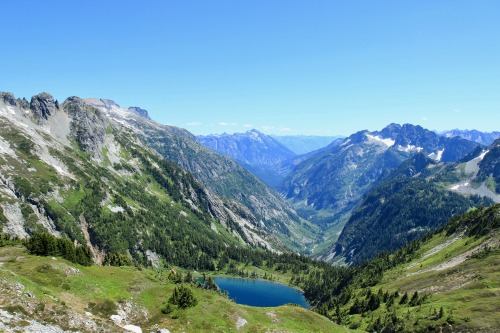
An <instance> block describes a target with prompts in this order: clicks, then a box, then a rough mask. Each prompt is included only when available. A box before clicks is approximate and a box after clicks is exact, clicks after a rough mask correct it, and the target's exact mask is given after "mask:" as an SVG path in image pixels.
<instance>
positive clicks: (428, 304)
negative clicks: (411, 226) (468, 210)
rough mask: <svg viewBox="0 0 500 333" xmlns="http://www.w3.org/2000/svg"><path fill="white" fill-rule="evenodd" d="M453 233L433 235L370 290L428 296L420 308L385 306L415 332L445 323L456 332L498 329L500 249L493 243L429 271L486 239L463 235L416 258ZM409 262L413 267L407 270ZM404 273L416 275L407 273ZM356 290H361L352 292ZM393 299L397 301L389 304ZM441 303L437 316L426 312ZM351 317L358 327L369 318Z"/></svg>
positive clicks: (380, 313) (378, 313) (375, 313)
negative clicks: (481, 253) (471, 255)
mask: <svg viewBox="0 0 500 333" xmlns="http://www.w3.org/2000/svg"><path fill="white" fill-rule="evenodd" d="M453 237H454V236H453V235H452V236H448V237H447V236H445V235H436V236H435V237H433V238H432V239H431V240H430V241H429V242H427V243H425V244H424V245H423V246H422V248H421V249H420V250H419V251H418V253H417V257H418V258H417V259H415V260H414V261H412V262H411V263H409V264H408V263H407V264H403V265H399V266H397V267H395V268H394V269H392V270H390V271H388V272H386V273H385V275H384V278H383V280H382V282H381V283H379V284H378V285H377V286H375V287H373V288H371V289H372V292H377V291H378V289H380V288H381V289H383V291H384V292H385V291H389V292H390V293H393V292H395V291H398V292H399V293H400V295H402V294H403V293H404V292H408V295H409V296H410V297H411V295H412V294H413V293H414V292H415V291H416V290H417V291H418V292H419V294H420V295H421V296H423V295H426V294H427V295H430V296H429V299H428V300H427V301H425V302H424V303H423V304H422V305H420V306H415V307H409V306H408V305H396V306H394V307H392V308H391V311H396V313H397V315H398V316H399V317H403V318H406V319H405V322H406V324H405V325H406V328H407V329H408V330H416V331H419V330H420V329H424V328H425V327H427V326H429V325H431V326H436V325H437V326H439V325H445V326H446V325H448V324H451V325H452V326H453V327H455V329H458V330H460V329H465V330H471V331H478V330H484V331H488V332H489V331H494V330H495V329H497V328H498V327H500V270H499V269H498V267H499V266H500V251H499V250H498V247H497V248H496V249H494V250H493V251H491V252H490V253H489V254H488V255H485V256H484V257H482V258H480V259H476V258H469V259H466V260H465V261H463V262H461V263H460V264H457V265H455V266H453V267H449V268H446V269H443V270H431V268H434V267H436V266H437V265H440V264H443V263H445V262H447V261H449V260H450V259H452V258H454V257H456V256H458V255H459V254H462V253H464V252H466V251H468V250H470V249H473V248H475V247H477V246H478V245H480V244H482V243H484V242H485V241H486V240H488V238H485V237H483V238H479V239H476V238H474V237H463V238H460V239H458V240H456V241H455V242H453V243H452V244H450V245H449V246H447V247H444V248H443V249H441V250H440V251H439V252H437V253H435V254H434V255H432V256H429V257H427V258H425V259H422V256H423V255H425V254H426V253H428V251H430V250H432V249H433V248H435V247H436V246H438V245H440V244H443V243H445V242H446V241H449V240H450V239H452V238H453ZM489 237H490V238H489V239H491V238H492V237H493V239H494V240H495V241H496V242H498V235H497V234H496V233H491V234H490V236H489ZM497 244H498V243H497ZM497 246H498V245H497ZM410 264H415V265H413V267H411V268H408V266H409V265H410ZM424 270H427V271H424ZM420 271H423V272H420ZM418 272H420V273H418ZM409 273H417V274H414V275H411V276H409V275H408V274H409ZM359 292H361V291H357V293H359ZM398 301H399V299H397V300H396V302H395V304H397V302H398ZM441 307H442V308H443V310H444V313H445V314H444V316H443V318H432V316H431V315H430V314H432V313H435V312H439V310H440V308H441ZM386 310H387V309H386V308H385V305H383V306H381V307H380V308H379V309H377V310H375V311H373V312H372V314H373V316H374V317H375V318H376V317H378V316H383V315H384V312H385V311H386ZM353 321H362V323H363V324H362V326H361V328H366V327H367V326H368V323H369V322H370V318H362V317H361V316H360V315H355V316H353ZM415 323H416V324H415ZM410 324H411V325H410Z"/></svg>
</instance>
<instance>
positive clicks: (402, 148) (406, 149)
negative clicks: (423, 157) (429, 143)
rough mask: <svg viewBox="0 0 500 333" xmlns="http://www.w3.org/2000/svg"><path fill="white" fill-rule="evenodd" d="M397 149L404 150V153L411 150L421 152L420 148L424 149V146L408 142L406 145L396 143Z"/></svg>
mask: <svg viewBox="0 0 500 333" xmlns="http://www.w3.org/2000/svg"><path fill="white" fill-rule="evenodd" d="M398 150H399V151H404V152H405V153H409V152H412V151H417V152H421V151H422V150H424V148H422V147H417V146H414V145H410V144H408V145H407V146H406V147H403V146H401V145H398Z"/></svg>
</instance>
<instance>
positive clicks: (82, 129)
mask: <svg viewBox="0 0 500 333" xmlns="http://www.w3.org/2000/svg"><path fill="white" fill-rule="evenodd" d="M62 106H63V109H64V111H65V112H66V113H67V114H68V115H69V117H70V118H71V125H70V128H71V131H70V136H71V137H72V138H73V139H75V141H76V143H77V144H78V146H79V147H80V149H82V150H83V151H86V152H91V153H95V154H96V155H99V154H101V147H102V145H103V144H104V140H105V138H106V129H107V127H108V125H109V122H108V121H107V120H106V117H105V116H104V114H103V113H102V112H101V111H100V110H98V109H96V108H95V107H93V106H91V105H89V104H87V103H85V101H84V100H82V99H81V98H79V97H69V98H68V99H66V101H64V103H63V104H62Z"/></svg>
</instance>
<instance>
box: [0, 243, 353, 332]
mask: <svg viewBox="0 0 500 333" xmlns="http://www.w3.org/2000/svg"><path fill="white" fill-rule="evenodd" d="M0 262H1V263H2V265H1V266H0V281H8V283H10V284H13V285H15V284H16V283H20V284H22V285H23V286H24V289H23V290H24V291H28V290H29V292H30V293H31V294H33V295H34V298H33V299H30V300H32V301H33V302H42V303H43V304H44V306H43V309H41V307H40V306H39V305H36V304H35V305H33V307H32V308H33V309H36V308H38V309H39V311H38V312H36V311H34V310H33V312H30V313H29V317H30V318H34V319H37V320H43V321H45V322H55V323H56V324H57V325H59V326H61V327H66V326H68V323H65V322H61V320H60V319H58V318H65V317H64V314H65V313H66V311H69V310H65V309H64V307H70V308H71V310H72V311H76V312H78V313H81V314H83V312H84V311H90V312H92V313H93V318H94V319H96V320H97V321H98V322H99V321H102V322H107V323H108V325H109V316H110V315H111V314H113V313H116V309H117V307H118V308H119V307H122V306H123V305H124V304H125V302H129V303H131V304H134V306H136V307H137V309H146V310H147V313H148V316H147V318H145V317H143V316H142V317H141V315H140V311H137V313H136V314H135V315H133V316H132V317H133V318H135V321H134V322H133V324H135V325H139V326H141V327H142V328H143V331H151V330H154V329H155V328H157V327H165V328H168V329H169V330H170V332H172V333H177V332H243V333H245V332H279V331H285V332H350V330H348V329H346V328H344V327H341V326H338V325H336V324H334V323H333V322H331V321H329V320H328V319H327V318H325V317H323V316H320V315H318V314H316V313H314V312H312V311H309V310H306V309H303V308H300V307H296V306H280V307H273V308H258V307H250V306H243V305H238V304H235V303H233V302H232V301H230V300H229V299H227V297H225V296H224V295H222V294H219V293H216V292H213V291H207V290H205V289H201V288H196V287H195V286H191V287H190V288H191V289H192V291H193V292H194V295H195V297H196V299H197V300H198V304H197V305H196V306H195V307H192V308H188V309H184V310H180V309H177V308H176V307H174V308H175V309H174V311H173V312H172V313H170V314H168V315H165V314H163V313H161V311H160V309H161V308H162V306H163V304H164V302H165V300H167V299H168V298H169V297H170V296H171V294H172V292H173V290H174V288H175V285H174V284H173V283H171V282H169V280H168V279H167V276H168V272H167V271H164V270H161V269H158V268H155V269H153V268H151V269H142V270H139V269H137V268H134V267H108V266H105V267H100V266H91V267H83V266H79V265H76V264H73V263H70V262H67V261H66V260H64V259H62V258H56V259H52V258H50V257H37V256H32V255H29V254H27V253H26V250H25V249H24V248H23V247H21V246H19V247H12V246H7V247H2V248H0ZM251 268H252V267H247V268H246V269H247V270H249V271H250V269H251ZM273 275H274V273H273ZM276 278H277V279H278V280H279V281H282V282H288V280H289V277H288V276H287V275H286V274H282V275H276ZM6 290H7V288H6ZM2 297H8V295H7V294H5V295H2V296H0V299H1V300H2V301H4V300H5V299H4V298H2ZM9 302H10V303H12V304H8V305H6V306H11V307H16V306H19V305H20V304H16V302H15V299H14V298H13V297H10V300H9ZM37 304H38V303H37ZM23 309H25V311H31V310H30V308H28V307H23ZM51 309H52V310H51ZM51 311H52V312H60V313H61V315H60V316H55V317H53V318H51V316H50V313H52V312H51ZM239 318H241V319H244V320H246V321H247V324H246V325H244V326H243V327H241V328H240V329H239V330H237V328H236V322H237V321H238V319H239ZM49 319H50V320H49ZM58 320H59V321H58ZM65 325H66V326H65ZM116 328H117V327H116ZM80 329H82V328H80ZM84 331H85V330H84Z"/></svg>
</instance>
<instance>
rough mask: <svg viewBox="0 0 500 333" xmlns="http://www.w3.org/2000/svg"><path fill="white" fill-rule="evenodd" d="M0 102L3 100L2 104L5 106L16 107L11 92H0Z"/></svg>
mask: <svg viewBox="0 0 500 333" xmlns="http://www.w3.org/2000/svg"><path fill="white" fill-rule="evenodd" d="M0 100H3V102H4V103H5V104H7V105H12V106H15V105H16V98H15V97H14V94H13V93H11V92H0Z"/></svg>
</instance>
